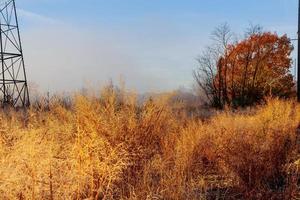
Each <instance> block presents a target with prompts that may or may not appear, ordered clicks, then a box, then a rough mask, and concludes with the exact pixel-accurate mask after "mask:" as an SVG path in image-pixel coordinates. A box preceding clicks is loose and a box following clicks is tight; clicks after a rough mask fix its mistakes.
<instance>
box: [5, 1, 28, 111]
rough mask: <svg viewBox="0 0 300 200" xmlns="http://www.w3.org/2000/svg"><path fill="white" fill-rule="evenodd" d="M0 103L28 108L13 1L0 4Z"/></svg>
mask: <svg viewBox="0 0 300 200" xmlns="http://www.w3.org/2000/svg"><path fill="white" fill-rule="evenodd" d="M0 30H1V31H0V72H1V73H0V103H1V105H2V106H3V107H4V106H13V107H27V106H29V104H30V102H29V92H28V85H27V78H26V71H25V64H24V58H23V50H22V45H21V38H20V31H19V23H18V17H17V10H16V3H15V0H5V1H2V2H1V4H0Z"/></svg>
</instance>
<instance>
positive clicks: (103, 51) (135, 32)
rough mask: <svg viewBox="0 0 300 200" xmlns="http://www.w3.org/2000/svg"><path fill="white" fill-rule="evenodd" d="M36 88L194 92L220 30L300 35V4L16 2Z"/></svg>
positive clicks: (274, 0) (249, 0)
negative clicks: (200, 65)
mask: <svg viewBox="0 0 300 200" xmlns="http://www.w3.org/2000/svg"><path fill="white" fill-rule="evenodd" d="M16 2H17V6H18V9H19V18H20V29H21V36H22V41H23V47H24V54H25V55H24V56H25V59H26V64H27V71H28V78H29V81H30V82H33V83H34V84H35V85H39V87H40V89H41V90H50V91H64V90H76V89H80V88H81V87H83V86H96V85H102V84H104V83H105V82H106V81H108V80H109V79H113V80H115V81H116V82H117V81H118V79H120V76H121V77H122V79H124V80H125V82H126V85H127V87H128V88H131V89H135V90H137V91H141V92H145V91H165V90H172V89H177V88H179V87H186V88H191V87H192V85H193V78H192V70H193V69H195V68H196V67H197V62H196V61H195V58H196V57H197V56H198V55H199V54H200V53H201V51H202V50H203V48H204V47H205V46H207V45H209V44H210V33H211V31H212V30H213V29H214V27H216V26H218V25H219V24H221V23H224V22H227V23H228V24H230V25H231V27H232V29H233V31H234V32H236V33H237V34H242V33H243V30H245V28H247V27H248V25H249V23H253V24H260V25H262V26H264V28H265V30H270V31H276V32H278V33H279V34H283V33H287V34H288V35H289V36H290V37H295V36H296V32H297V30H296V28H297V27H296V25H297V0H180V1H179V0H81V1H79V0H16Z"/></svg>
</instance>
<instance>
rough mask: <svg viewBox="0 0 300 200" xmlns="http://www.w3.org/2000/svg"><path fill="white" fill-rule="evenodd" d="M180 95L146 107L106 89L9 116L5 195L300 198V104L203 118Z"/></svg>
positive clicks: (2, 144)
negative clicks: (181, 102) (97, 94)
mask: <svg viewBox="0 0 300 200" xmlns="http://www.w3.org/2000/svg"><path fill="white" fill-rule="evenodd" d="M171 97H172V95H166V96H160V97H157V98H155V99H152V100H149V101H147V102H145V103H144V104H142V105H139V104H137V98H136V96H135V95H133V94H128V93H126V92H121V93H120V92H116V91H115V90H113V89H112V88H106V89H104V90H103V92H102V94H101V97H100V98H99V97H84V96H80V95H76V97H74V99H73V102H72V103H70V104H68V105H67V106H66V105H65V104H64V103H63V101H59V100H57V101H55V100H51V102H50V104H49V105H47V106H45V105H43V104H41V103H39V104H36V106H33V107H32V108H31V109H30V110H29V111H28V113H27V114H24V113H22V112H14V111H10V112H8V113H1V117H0V133H1V134H0V194H1V195H0V199H24V200H25V199H49V200H54V199H174V200H177V199H296V198H297V197H299V194H300V193H299V190H298V179H299V167H300V164H299V148H298V145H299V135H298V134H299V132H298V127H299V124H300V106H299V105H298V104H296V103H294V102H292V101H281V100H276V99H273V100H269V101H268V103H267V104H266V105H264V106H261V107H258V108H256V109H252V110H251V111H248V112H235V113H234V112H231V111H222V112H219V113H216V114H214V115H213V116H211V117H210V118H207V119H205V120H203V119H200V118H197V117H193V116H188V115H187V114H185V113H184V111H182V110H183V109H182V106H179V105H178V104H175V103H174V102H172V104H170V99H171ZM37 105H38V106H37ZM178 107H180V108H179V109H177V108H178ZM176 110H181V111H180V112H177V111H176ZM24 116H27V117H24Z"/></svg>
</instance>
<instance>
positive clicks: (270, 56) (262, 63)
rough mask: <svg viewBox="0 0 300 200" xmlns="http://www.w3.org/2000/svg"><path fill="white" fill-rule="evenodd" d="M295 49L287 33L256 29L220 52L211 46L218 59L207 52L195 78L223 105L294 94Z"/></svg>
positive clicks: (251, 102) (237, 104)
mask: <svg viewBox="0 0 300 200" xmlns="http://www.w3.org/2000/svg"><path fill="white" fill-rule="evenodd" d="M224 33H228V31H226V32H224ZM225 36H226V35H225ZM221 38H222V37H221ZM223 38H226V37H224V35H223ZM226 41H228V40H226ZM292 50H293V46H292V44H291V42H290V39H289V38H288V37H287V36H286V35H283V36H278V35H277V34H276V33H271V32H261V31H253V32H252V33H251V34H249V35H248V36H247V37H246V38H245V39H243V40H241V41H238V42H235V43H229V42H228V43H224V48H223V50H222V51H220V50H218V53H216V52H215V51H212V49H210V53H213V55H214V56H212V57H214V59H215V60H212V59H211V57H210V58H208V57H207V55H208V54H207V53H206V54H205V55H204V56H202V58H201V59H199V62H200V65H201V66H200V68H199V69H198V70H196V71H195V78H196V80H197V83H198V85H199V86H200V87H201V88H202V89H203V90H205V92H206V94H207V97H208V98H209V99H210V100H211V103H212V104H213V105H214V106H216V107H220V108H222V107H224V105H226V104H227V105H231V106H234V107H236V106H248V105H253V104H256V103H259V102H261V101H262V100H264V98H265V97H266V96H268V95H272V96H276V97H290V96H292V95H293V93H294V81H293V76H292V74H291V73H290V68H291V65H292V60H291V57H290V55H291V52H292ZM208 63H209V64H208ZM203 72H204V73H203ZM205 72H210V74H209V76H207V73H206V74H205Z"/></svg>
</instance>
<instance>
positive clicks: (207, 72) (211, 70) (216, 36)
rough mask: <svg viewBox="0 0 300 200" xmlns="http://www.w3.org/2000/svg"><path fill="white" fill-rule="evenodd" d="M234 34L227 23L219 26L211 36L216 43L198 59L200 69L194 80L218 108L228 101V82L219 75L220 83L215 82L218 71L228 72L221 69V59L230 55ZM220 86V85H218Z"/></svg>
mask: <svg viewBox="0 0 300 200" xmlns="http://www.w3.org/2000/svg"><path fill="white" fill-rule="evenodd" d="M233 38H234V34H233V33H232V32H231V29H230V27H229V25H228V24H227V23H225V24H222V25H220V26H218V27H217V28H216V29H215V30H214V31H213V32H212V35H211V39H212V40H213V41H214V43H213V44H212V45H211V46H210V47H207V48H206V49H205V50H204V51H203V52H202V54H201V55H200V56H199V57H198V58H197V61H198V63H199V67H198V69H196V70H194V73H193V74H194V78H195V80H196V83H197V85H198V86H199V88H200V90H202V91H203V92H204V93H205V95H206V97H207V99H208V100H209V102H210V103H211V104H212V105H213V106H216V107H220V108H222V106H223V105H224V103H225V102H226V101H227V99H226V96H227V94H226V93H227V89H226V88H227V84H228V83H227V80H226V79H224V77H223V76H222V75H221V74H219V76H218V83H216V81H215V77H216V76H217V74H218V73H217V72H218V71H223V70H224V71H225V76H227V74H226V73H227V70H226V69H221V68H222V67H223V66H225V68H226V66H227V65H221V64H220V58H222V57H224V56H225V55H226V54H227V53H228V51H227V50H228V45H229V44H230V43H232V42H233ZM217 84H218V85H217Z"/></svg>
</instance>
